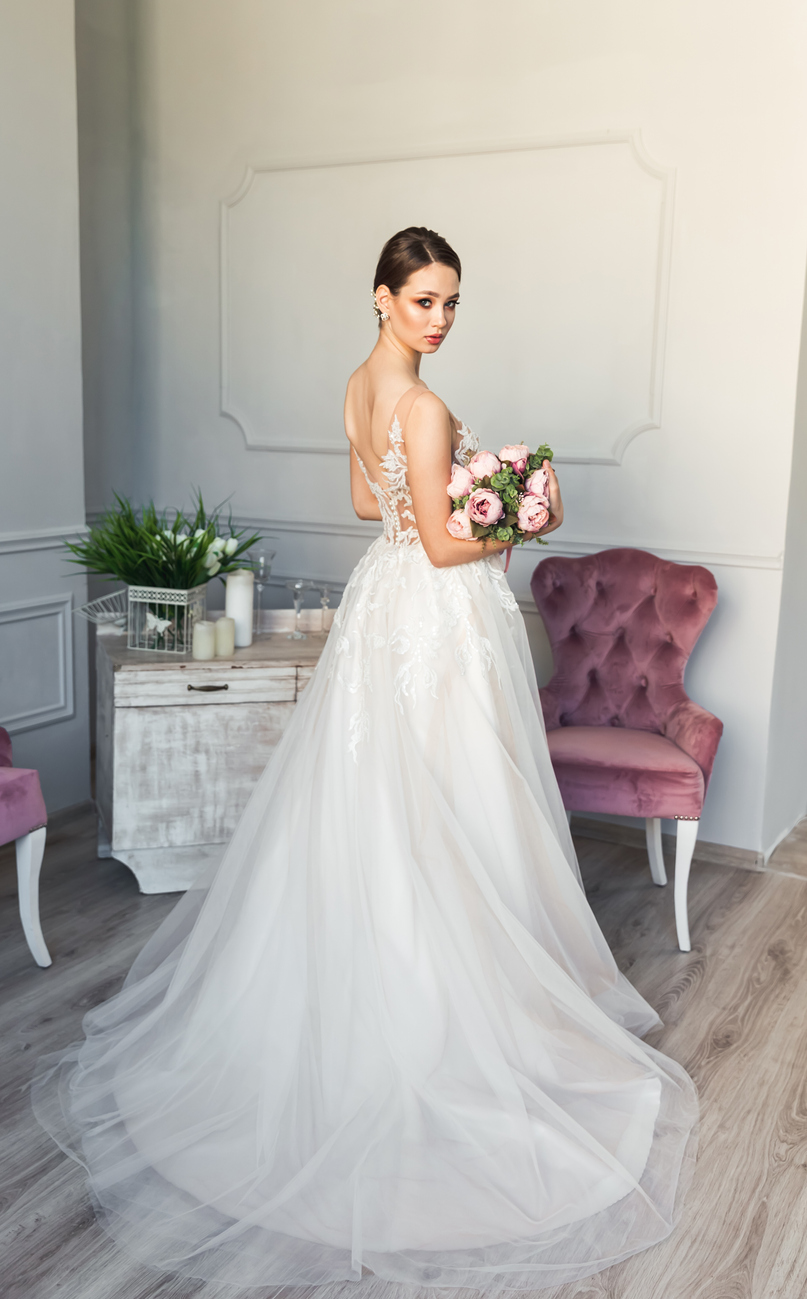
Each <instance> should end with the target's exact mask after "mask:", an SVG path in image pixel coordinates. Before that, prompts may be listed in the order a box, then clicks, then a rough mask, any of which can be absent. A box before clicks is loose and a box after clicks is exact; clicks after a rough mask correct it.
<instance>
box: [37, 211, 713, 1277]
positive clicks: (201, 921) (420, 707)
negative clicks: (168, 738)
mask: <svg viewBox="0 0 807 1299" xmlns="http://www.w3.org/2000/svg"><path fill="white" fill-rule="evenodd" d="M459 282H460V263H459V259H458V258H457V255H456V253H455V252H454V251H453V250H452V249H451V248H450V247H449V245H448V244H447V243H446V242H445V240H444V239H442V238H441V237H440V236H439V235H436V234H435V233H434V232H433V231H430V230H426V229H422V228H410V229H407V230H404V231H401V232H399V233H398V234H396V235H394V236H393V237H392V238H391V239H390V240H389V241H388V242H387V244H386V245H385V247H384V249H383V251H382V254H381V259H380V261H379V264H378V270H377V272H376V277H375V299H374V300H375V303H376V313H377V315H378V316H379V321H380V332H379V337H378V342H377V344H376V346H375V347H374V348H373V351H372V353H371V354H370V356H369V357H368V359H367V360H366V361H365V362H364V364H363V365H361V366H360V367H359V369H358V370H357V371H356V373H355V374H354V375H353V376H352V377H351V379H350V382H349V384H348V389H347V398H346V404H345V424H346V430H347V436H348V438H349V440H350V444H351V448H352V449H351V452H350V461H351V490H352V496H353V503H354V506H355V509H356V512H357V513H358V514H359V516H360V517H361V518H381V519H382V520H383V523H384V533H383V536H380V537H379V538H378V539H377V540H375V541H374V542H373V543H372V545H371V546H370V547H369V549H368V551H367V553H366V554H365V556H364V557H363V559H361V560H360V562H359V563H358V565H357V566H356V568H355V570H354V572H353V574H352V576H351V577H350V580H349V582H348V584H347V586H346V588H345V592H344V596H343V598H342V601H341V604H340V606H339V608H338V610H337V612H336V617H335V619H334V624H333V628H332V630H331V632H330V634H329V636H328V640H327V642H326V645H325V649H324V652H323V654H322V657H321V659H320V662H319V664H318V666H317V669H316V671H315V673H314V675H313V677H312V679H311V682H310V684H309V685H308V687H307V688H306V691H305V693H304V695H303V696H302V699H301V702H300V703H299V705H298V707H297V710H296V712H295V714H294V716H293V719H292V721H291V722H290V724H289V726H288V728H287V730H286V731H285V733H284V735H283V738H282V740H281V742H280V744H279V745H278V747H277V749H276V751H275V752H274V754H273V756H272V758H271V760H270V762H269V764H268V765H267V767H266V769H265V771H264V773H263V775H262V777H261V779H260V780H259V782H258V784H257V786H256V788H255V791H254V793H253V795H252V798H251V800H250V802H249V804H248V805H247V808H246V810H245V811H244V814H243V816H242V818H241V821H240V823H239V825H238V828H237V829H236V831H235V834H234V836H233V838H232V841H231V843H230V845H229V847H228V849H227V852H226V854H225V856H224V859H223V861H222V862H221V864H220V866H219V867H218V868H217V869H216V870H213V871H211V872H210V874H209V876H208V877H207V878H205V879H203V880H202V881H200V882H199V883H198V884H197V886H196V887H194V888H192V889H190V890H189V891H188V893H187V894H185V895H184V897H183V898H182V899H181V901H180V902H179V903H178V904H177V906H176V907H175V908H174V910H173V911H172V912H171V914H170V915H169V916H168V918H167V919H166V920H165V921H164V922H163V924H162V925H161V926H160V927H159V929H158V930H157V932H156V933H155V934H154V936H153V937H152V939H151V940H150V941H149V943H148V944H147V945H146V947H145V948H144V949H143V951H142V952H141V954H140V956H139V957H138V958H137V960H136V961H135V963H134V965H133V967H132V969H131V971H130V973H129V975H128V976H127V979H126V982H125V983H124V985H123V989H122V990H121V992H119V993H118V994H117V995H116V996H114V997H113V998H112V999H111V1000H110V1001H107V1002H105V1003H104V1004H102V1005H100V1006H98V1007H96V1008H95V1009H94V1010H93V1011H91V1012H90V1013H89V1014H88V1015H87V1016H86V1018H85V1021H84V1031H85V1034H86V1040H85V1041H84V1042H82V1043H81V1044H80V1045H76V1046H74V1047H71V1048H69V1049H68V1050H66V1051H64V1052H62V1053H60V1054H59V1055H58V1056H52V1057H46V1058H44V1059H43V1060H41V1061H40V1062H39V1065H38V1069H37V1077H36V1080H35V1085H34V1101H35V1107H36V1111H37V1114H38V1117H39V1118H40V1121H41V1122H42V1123H43V1124H44V1125H45V1126H46V1127H47V1128H48V1130H49V1131H50V1132H51V1133H52V1134H53V1135H54V1137H55V1138H56V1140H57V1141H58V1142H59V1143H60V1144H61V1145H62V1147H63V1148H64V1149H65V1150H66V1151H67V1152H68V1153H69V1154H70V1155H71V1156H72V1157H73V1158H74V1159H76V1160H78V1161H80V1162H81V1163H82V1164H83V1165H84V1167H85V1168H86V1170H87V1174H88V1182H89V1188H90V1192H91V1195H92V1198H93V1202H94V1204H95V1208H96V1212H97V1214H98V1216H99V1219H100V1221H101V1222H102V1224H103V1225H104V1226H105V1227H106V1229H107V1230H108V1231H109V1232H111V1233H112V1234H113V1235H114V1236H115V1237H116V1238H117V1239H118V1240H119V1241H120V1242H121V1244H122V1245H124V1246H125V1247H127V1248H128V1249H129V1250H130V1251H131V1252H132V1253H134V1254H135V1255H137V1256H138V1257H139V1258H141V1259H142V1260H143V1261H144V1262H146V1263H149V1264H151V1265H152V1266H156V1267H158V1268H161V1269H163V1270H165V1271H169V1272H176V1273H184V1274H185V1275H187V1276H191V1277H198V1278H206V1279H211V1280H216V1281H224V1282H230V1283H232V1284H235V1285H238V1286H242V1287H250V1286H251V1287H258V1286H265V1287H268V1286H280V1285H284V1284H291V1283H293V1284H296V1285H309V1286H321V1285H323V1284H325V1283H329V1282H331V1283H333V1282H353V1283H354V1285H355V1286H356V1287H357V1288H359V1289H362V1290H364V1289H365V1288H367V1287H372V1288H373V1289H374V1293H375V1292H376V1291H377V1292H379V1293H383V1292H384V1290H385V1288H386V1285H385V1283H399V1286H400V1287H401V1290H402V1292H404V1293H409V1292H410V1287H411V1288H412V1289H413V1290H414V1291H415V1292H416V1291H417V1290H419V1289H420V1288H421V1287H436V1286H441V1287H446V1286H448V1287H460V1286H462V1287H470V1288H472V1289H474V1290H479V1291H494V1290H502V1289H508V1288H513V1289H529V1290H540V1289H544V1288H547V1287H554V1286H557V1285H559V1284H561V1283H563V1282H568V1281H574V1280H578V1279H580V1278H583V1277H586V1276H588V1275H590V1274H592V1273H594V1272H597V1271H600V1270H601V1269H603V1268H606V1267H608V1266H610V1265H611V1264H613V1263H617V1262H619V1261H620V1260H621V1259H624V1258H626V1257H627V1256H628V1255H630V1254H634V1253H636V1252H637V1251H639V1250H643V1249H646V1248H647V1247H648V1246H651V1245H653V1244H655V1243H656V1242H658V1241H660V1240H662V1239H664V1237H666V1236H667V1235H669V1233H670V1232H671V1231H672V1229H673V1226H674V1224H675V1222H676V1221H677V1220H678V1217H679V1209H680V1202H681V1199H682V1196H683V1193H684V1189H685V1186H686V1184H687V1181H688V1178H689V1175H690V1174H691V1171H692V1166H693V1163H694V1159H695V1147H696V1141H697V1119H698V1100H697V1094H696V1091H695V1087H694V1084H693V1083H692V1081H691V1079H690V1078H689V1076H688V1075H687V1073H686V1072H685V1071H684V1069H683V1068H682V1067H681V1066H680V1065H679V1064H677V1063H676V1062H675V1061H673V1060H671V1059H670V1058H668V1057H667V1056H664V1055H663V1054H661V1052H659V1051H657V1050H655V1049H654V1048H653V1047H651V1046H648V1045H647V1044H645V1043H643V1042H641V1041H640V1040H639V1039H640V1038H641V1037H642V1036H643V1035H644V1034H645V1033H647V1031H648V1030H649V1029H651V1028H655V1027H658V1026H659V1025H660V1024H661V1020H660V1018H659V1016H658V1015H657V1014H656V1012H655V1011H654V1010H653V1008H652V1007H651V1006H650V1005H649V1004H648V1003H647V1002H646V1001H645V1000H644V999H643V998H642V997H641V996H640V994H639V993H638V992H637V991H636V990H635V989H634V988H633V986H632V985H631V984H630V983H629V982H628V980H627V979H626V978H625V976H624V975H623V974H621V973H620V971H619V970H618V969H617V966H616V963H615V961H614V958H613V956H612V954H611V951H610V950H609V948H608V945H607V943H606V941H605V939H604V937H603V935H602V932H601V931H600V929H599V927H598V925H597V922H596V920H595V919H594V916H593V914H592V912H591V910H590V908H589V906H588V903H587V901H586V897H585V894H584V891H583V887H582V883H581V878H580V872H579V869H578V865H577V859H576V856H575V852H574V847H573V844H572V840H571V836H570V833H569V829H568V825H567V821H566V816H565V813H564V809H563V805H562V802H561V799H560V795H559V792H558V786H557V783H556V781H555V777H554V775H553V771H552V766H551V763H550V760H549V755H548V750H547V744H546V739H545V732H544V726H543V720H542V714H541V708H540V702H539V698H538V691H537V687H536V680H535V673H534V670H533V665H532V660H531V657H530V653H529V649H528V645H527V637H526V633H525V629H524V623H523V619H522V617H521V614H520V612H519V610H518V607H517V605H516V602H515V599H514V598H513V595H512V593H511V591H510V589H509V587H508V585H507V581H506V578H505V575H504V567H503V562H502V558H501V555H500V553H499V552H500V551H501V550H502V549H503V548H504V546H503V545H502V544H501V543H499V542H495V543H490V542H486V543H485V542H482V541H464V540H459V539H455V538H454V537H452V536H450V535H449V533H448V531H447V530H446V527H445V524H446V520H447V519H448V517H449V514H450V512H451V502H450V499H449V497H448V495H447V493H446V485H447V483H448V480H449V477H450V473H451V464H452V462H459V463H464V462H465V461H467V459H468V458H469V456H470V455H471V454H472V453H473V451H474V450H475V449H476V448H477V445H478V444H477V440H476V439H475V438H474V436H473V434H472V433H471V432H470V431H469V429H467V428H466V427H465V425H464V424H461V423H459V422H458V421H457V420H456V419H455V418H454V416H453V415H452V414H451V413H450V412H449V411H448V409H447V408H446V406H445V405H444V403H443V402H442V401H441V400H440V399H439V398H438V397H437V396H435V395H434V394H433V393H432V392H430V391H429V389H428V388H427V387H426V386H425V384H424V383H423V382H422V381H421V379H420V370H419V367H420V360H421V357H422V356H423V355H424V354H426V355H429V354H432V353H434V352H436V351H437V350H438V349H439V348H440V347H441V346H442V345H443V343H444V342H445V339H446V336H447V334H448V332H449V330H450V329H451V327H452V324H453V322H454V317H455V313H456V310H457V303H458V298H459ZM550 479H551V514H550V520H549V522H548V524H547V525H546V526H545V528H544V529H543V531H545V532H550V531H552V529H553V528H555V527H557V526H558V524H559V523H560V521H561V519H562V505H561V497H560V492H559V490H558V485H557V479H556V478H555V475H554V474H552V473H551V470H550ZM390 1288H391V1289H392V1290H393V1291H394V1290H395V1289H396V1288H397V1287H395V1286H394V1285H393V1286H392V1287H390Z"/></svg>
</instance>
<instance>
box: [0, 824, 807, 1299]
mask: <svg viewBox="0 0 807 1299" xmlns="http://www.w3.org/2000/svg"><path fill="white" fill-rule="evenodd" d="M577 843H578V852H579V854H580V863H581V869H582V871H583V875H584V879H585V881H586V888H587V891H588V895H589V898H590V901H591V904H592V907H593V908H594V910H595V913H596V915H597V918H598V920H599V922H600V924H601V925H602V928H603V930H604V932H605V935H606V937H607V939H608V941H609V942H610V944H611V946H612V949H613V951H614V953H615V955H616V958H617V961H618V962H619V965H620V967H621V968H622V969H623V970H624V971H625V972H626V973H627V974H628V976H629V978H630V979H631V981H632V982H633V983H634V984H635V986H636V987H637V988H638V989H639V990H640V991H641V992H642V994H643V995H644V996H645V997H646V998H647V999H648V1000H649V1001H650V1002H651V1004H652V1005H654V1006H655V1007H656V1008H657V1010H658V1011H659V1013H660V1015H661V1017H662V1019H663V1020H664V1027H663V1028H661V1029H657V1030H655V1031H654V1032H653V1033H651V1034H648V1036H647V1038H646V1041H648V1042H649V1043H650V1044H651V1045H653V1046H656V1047H658V1048H660V1049H661V1050H663V1051H664V1052H665V1053H667V1054H669V1055H671V1056H673V1057H674V1058H675V1059H677V1060H679V1061H680V1062H681V1063H682V1064H683V1065H684V1067H685V1068H686V1069H687V1070H688V1071H689V1072H690V1073H691V1075H692V1076H693V1078H694V1079H695V1082H696V1084H697V1086H698V1090H699V1093H700V1097H701V1106H702V1119H701V1139H700V1153H699V1158H698V1165H697V1169H696V1172H695V1177H694V1180H693V1183H692V1186H691V1189H690V1193H689V1196H688V1198H687V1201H686V1205H685V1210H684V1216H683V1219H682V1221H681V1223H680V1225H679V1226H678V1228H677V1229H676V1230H675V1231H674V1232H673V1234H672V1235H671V1236H670V1237H669V1238H668V1239H667V1240H666V1241H663V1242H662V1243H661V1244H660V1245H658V1246H656V1247H655V1248H653V1249H650V1250H646V1251H644V1253H642V1254H639V1255H636V1256H634V1257H633V1258H631V1259H628V1260H627V1262H625V1263H623V1264H621V1265H619V1266H617V1267H613V1268H610V1269H609V1270H608V1271H606V1272H602V1273H599V1274H598V1275H597V1276H594V1277H592V1278H589V1279H588V1280H586V1281H584V1282H581V1283H579V1284H577V1285H570V1286H564V1287H561V1288H559V1289H558V1288H556V1289H555V1290H553V1291H542V1292H541V1296H542V1299H606V1297H607V1299H804V1297H805V1296H807V822H803V823H802V824H801V825H800V826H798V827H797V828H796V830H795V831H794V832H793V834H792V835H790V836H789V838H788V839H787V840H786V841H785V842H784V843H783V844H782V845H781V847H780V848H779V849H778V850H777V853H776V854H775V855H774V857H773V858H772V859H771V862H770V864H769V866H768V867H767V868H766V869H764V870H747V869H739V868H735V867H730V866H724V865H712V864H705V863H696V865H695V867H693V873H692V878H691V884H690V920H691V928H692V944H693V945H692V951H691V952H688V953H683V952H679V950H678V948H677V945H676V942H675V929H674V923H673V898H672V884H671V883H670V884H669V885H668V886H667V887H666V888H658V887H657V886H655V885H653V883H652V882H651V879H650V872H649V869H648V866H647V862H646V859H645V857H644V854H643V853H642V852H640V851H638V850H637V849H634V848H628V847H625V846H622V845H619V844H603V843H598V842H596V841H594V840H591V839H583V838H580V839H578V841H577ZM668 873H669V874H670V876H671V875H672V871H671V869H669V871H668ZM174 901H175V898H174V897H173V896H151V897H145V896H142V895H140V894H139V893H138V892H137V887H136V884H135V881H134V878H133V877H132V876H131V875H130V873H129V872H128V870H127V869H126V868H125V867H123V866H120V865H119V864H118V863H116V862H114V861H99V860H97V859H96V856H95V847H94V821H93V818H92V815H91V813H89V812H88V811H82V812H79V813H76V814H74V815H72V816H68V817H62V818H61V819H60V820H59V821H58V823H57V824H56V825H55V826H53V827H52V828H51V831H50V834H49V839H48V847H47V851H46V855H45V866H44V870H43V877H42V916H43V927H44V931H45V936H46V938H47V940H48V943H49V945H50V948H51V953H52V955H53V958H54V964H53V966H52V967H51V968H50V969H48V970H40V969H38V968H37V967H36V966H35V965H34V963H33V961H32V960H31V958H30V956H29V954H28V950H27V947H26V946H25V943H24V940H23V938H22V934H21V931H20V928H19V921H18V916H17V911H16V892H15V882H14V871H13V855H12V851H11V850H9V849H3V850H2V851H0V939H1V940H2V942H1V943H0V1037H1V1039H2V1061H3V1067H2V1075H1V1076H0V1159H1V1160H2V1178H1V1180H0V1259H2V1264H1V1265H0V1294H2V1295H3V1297H4V1299H56V1297H57V1296H58V1297H59V1299H157V1297H159V1299H189V1297H190V1296H198V1299H264V1296H268V1295H270V1294H272V1293H275V1294H277V1293H278V1292H277V1291H275V1292H272V1291H256V1290H250V1291H243V1292H242V1291H238V1290H235V1289H233V1288H231V1287H220V1286H211V1285H207V1284H205V1283H202V1282H192V1281H191V1282H188V1281H184V1280H179V1279H177V1278H173V1277H168V1276H165V1275H163V1274H160V1273H157V1272H154V1271H152V1270H150V1269H148V1268H144V1267H142V1266H141V1265H139V1264H136V1263H134V1262H132V1261H130V1260H129V1259H128V1258H127V1257H126V1256H123V1255H122V1254H121V1252H120V1251H119V1250H117V1249H116V1247H115V1246H114V1245H113V1244H112V1243H111V1242H110V1241H109V1240H108V1239H107V1237H105V1236H104V1234H103V1233H102V1232H101V1231H100V1229H99V1228H98V1227H97V1225H96V1224H95V1221H94V1218H93V1215H92V1211H91V1209H90V1207H89V1204H88V1201H87V1198H86V1195H85V1193H84V1190H83V1181H82V1175H81V1172H80V1170H79V1169H78V1168H77V1167H76V1166H75V1165H74V1164H73V1163H72V1162H71V1161H69V1160H67V1159H65V1158H64V1157H63V1156H62V1155H61V1153H60V1152H59V1151H58V1150H57V1149H56V1148H55V1146H54V1145H53V1144H52V1143H51V1141H50V1139H49V1138H48V1137H46V1136H45V1135H44V1133H42V1132H41V1130H40V1129H39V1127H38V1125H37V1124H36V1122H35V1120H34V1119H33V1116H32V1114H31V1111H30V1103H29V1099H28V1094H27V1084H28V1080H29V1077H30V1073H31V1068H32V1065H33V1062H34V1059H35V1057H36V1056H37V1055H38V1054H39V1053H40V1052H43V1051H50V1050H54V1049H57V1048H58V1047H60V1046H63V1045H66V1044H67V1043H68V1042H70V1041H72V1040H75V1039H76V1038H77V1037H78V1036H79V1035H80V1034H79V1027H80V1021H81V1017H82V1015H83V1014H84V1012H85V1011H86V1010H87V1008H88V1007H90V1006H92V1005H94V1004H95V1003H97V1002H99V1001H101V1000H103V999H104V998H106V997H108V996H109V995H110V994H111V993H112V992H114V991H115V990H116V988H117V987H118V986H119V984H120V982H121V980H122V978H123V976H124V974H125V972H126V970H127V969H128V967H129V965H130V963H131V961H132V960H133V958H134V956H135V954H136V953H137V951H138V950H139V948H140V947H141V946H142V944H143V942H144V941H145V939H146V938H147V937H148V935H149V934H150V933H151V932H152V930H153V929H154V928H155V926H156V925H157V923H158V922H159V921H160V920H161V919H162V917H163V916H164V915H165V914H166V912H167V911H168V910H169V909H170V908H171V906H173V904H174ZM353 1288H354V1287H351V1286H350V1285H346V1286H344V1287H333V1288H329V1299H330V1295H332V1294H334V1293H336V1291H337V1290H342V1291H343V1292H344V1293H345V1294H346V1295H349V1294H350V1292H351V1290H352V1289H353ZM295 1293H296V1294H302V1293H306V1292H295ZM308 1293H312V1294H315V1293H316V1292H308ZM471 1293H472V1292H468V1291H464V1292H456V1291H450V1292H445V1291H443V1292H441V1295H442V1296H443V1299H446V1295H447V1294H448V1295H450V1296H455V1295H456V1296H457V1297H458V1299H459V1296H460V1295H465V1296H468V1295H470V1294H471ZM287 1295H288V1292H287ZM284 1299H285V1297H284ZM318 1299H321V1294H320V1295H319V1296H318Z"/></svg>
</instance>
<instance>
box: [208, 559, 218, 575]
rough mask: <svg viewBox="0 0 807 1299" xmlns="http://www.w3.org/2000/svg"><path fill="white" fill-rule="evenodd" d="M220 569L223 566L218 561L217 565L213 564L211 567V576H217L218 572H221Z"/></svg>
mask: <svg viewBox="0 0 807 1299" xmlns="http://www.w3.org/2000/svg"><path fill="white" fill-rule="evenodd" d="M220 568H221V564H220V563H219V561H218V560H216V561H215V563H214V564H212V565H211V567H210V570H209V572H210V576H211V577H215V576H216V574H217V573H218V571H219V569H220Z"/></svg>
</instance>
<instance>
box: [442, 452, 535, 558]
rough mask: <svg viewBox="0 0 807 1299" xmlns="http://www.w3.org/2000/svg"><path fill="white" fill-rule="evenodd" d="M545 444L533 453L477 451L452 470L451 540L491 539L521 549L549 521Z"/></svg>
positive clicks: (449, 489)
mask: <svg viewBox="0 0 807 1299" xmlns="http://www.w3.org/2000/svg"><path fill="white" fill-rule="evenodd" d="M552 454H553V453H552V449H551V447H548V446H547V445H546V443H544V444H543V446H540V447H539V448H538V450H537V451H534V452H530V449H529V447H528V446H525V445H524V443H521V444H520V445H519V446H508V447H502V449H501V451H500V452H499V454H498V456H495V455H494V454H493V452H492V451H477V453H476V455H475V456H474V457H473V459H472V460H470V461H469V462H468V464H467V465H454V466H453V467H452V472H451V482H450V483H449V484H448V487H447V488H446V491H447V492H448V494H449V496H450V497H451V499H452V501H453V502H454V513H453V514H452V515H451V518H450V519H449V520H448V522H447V523H446V527H447V528H448V531H449V532H450V533H451V535H452V537H457V538H458V539H459V540H460V541H473V540H474V538H476V537H494V538H495V539H496V540H497V541H510V542H512V544H513V545H514V546H523V545H524V542H525V541H532V540H535V541H539V542H540V543H541V545H542V546H545V545H547V542H546V541H545V539H544V538H543V537H534V538H533V537H532V536H531V535H529V534H531V533H535V532H537V531H538V529H539V528H542V527H543V526H544V524H545V523H546V522H547V521H548V519H549V474H548V473H547V471H546V470H545V469H543V468H542V465H543V462H544V460H551V459H552Z"/></svg>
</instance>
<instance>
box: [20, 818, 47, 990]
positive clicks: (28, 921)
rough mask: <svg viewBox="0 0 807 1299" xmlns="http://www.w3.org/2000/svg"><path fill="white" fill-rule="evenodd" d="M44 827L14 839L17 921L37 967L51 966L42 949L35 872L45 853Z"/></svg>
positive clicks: (43, 944)
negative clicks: (18, 918)
mask: <svg viewBox="0 0 807 1299" xmlns="http://www.w3.org/2000/svg"><path fill="white" fill-rule="evenodd" d="M46 834H47V830H46V828H45V826H44V825H43V826H40V828H39V829H38V830H32V831H31V833H30V834H24V835H23V836H22V838H21V839H17V841H16V848H17V889H18V892H19V899H20V919H21V920H22V928H23V933H24V934H25V937H26V940H27V942H28V946H29V947H30V949H31V955H32V956H33V958H34V960H35V961H36V963H37V965H41V966H46V965H51V964H52V961H51V956H50V952H49V951H48V949H47V947H46V946H45V939H44V937H43V934H42V926H41V925H40V923H39V872H40V870H41V869H42V857H43V854H44V852H45V836H46Z"/></svg>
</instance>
